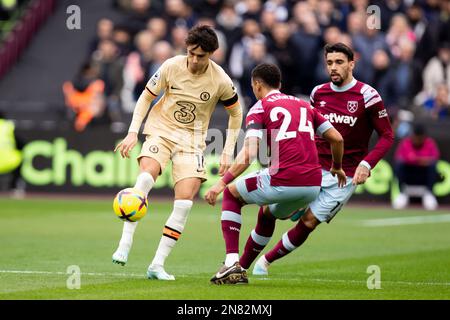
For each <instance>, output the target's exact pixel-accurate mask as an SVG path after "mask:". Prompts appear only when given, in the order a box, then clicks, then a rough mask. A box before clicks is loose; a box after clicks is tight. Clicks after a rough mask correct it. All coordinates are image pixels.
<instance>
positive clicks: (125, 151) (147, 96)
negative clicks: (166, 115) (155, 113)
mask: <svg viewBox="0 0 450 320" xmlns="http://www.w3.org/2000/svg"><path fill="white" fill-rule="evenodd" d="M155 98H156V96H155V95H154V94H153V93H152V92H151V91H150V90H149V89H148V88H147V87H145V89H144V91H142V93H141V95H140V96H139V99H138V101H137V103H136V107H135V108H134V111H133V118H132V120H131V124H130V128H129V129H128V134H127V136H126V137H125V139H123V140H122V141H121V142H120V143H119V144H118V145H117V147H116V148H115V149H114V152H116V151H117V150H119V152H120V154H121V155H122V157H123V158H129V157H130V151H131V150H132V149H133V147H134V146H135V145H136V143H137V141H138V133H139V129H140V128H141V124H142V121H143V120H144V118H145V116H146V115H147V113H148V109H149V108H150V104H151V103H152V101H153V100H154V99H155Z"/></svg>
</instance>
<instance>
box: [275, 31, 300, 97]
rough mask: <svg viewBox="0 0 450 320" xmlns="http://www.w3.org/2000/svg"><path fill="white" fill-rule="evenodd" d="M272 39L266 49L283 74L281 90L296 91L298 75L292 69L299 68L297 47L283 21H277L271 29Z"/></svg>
mask: <svg viewBox="0 0 450 320" xmlns="http://www.w3.org/2000/svg"><path fill="white" fill-rule="evenodd" d="M271 38H272V41H271V43H270V45H269V47H268V51H269V52H270V53H271V54H272V55H273V56H274V58H275V59H276V61H277V65H278V67H279V68H280V70H281V74H282V75H283V82H282V91H285V92H291V93H296V92H299V91H300V89H299V88H297V87H296V86H297V83H298V81H297V78H298V75H297V73H296V72H292V70H299V65H298V62H299V61H298V59H297V57H296V56H297V47H296V46H295V44H294V43H293V41H292V32H291V30H290V28H289V25H288V24H287V23H284V22H278V23H276V24H275V25H274V26H273V29H272V37H271Z"/></svg>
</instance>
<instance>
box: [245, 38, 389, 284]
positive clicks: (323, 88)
mask: <svg viewBox="0 0 450 320" xmlns="http://www.w3.org/2000/svg"><path fill="white" fill-rule="evenodd" d="M325 60H326V66H327V71H328V74H329V75H330V78H331V82H328V83H324V84H321V85H318V86H316V87H315V88H314V89H313V91H312V93H311V105H312V106H313V107H314V108H315V110H318V111H320V113H321V114H322V115H323V116H324V117H325V118H326V119H328V120H329V121H330V122H331V123H332V124H333V126H334V127H335V128H336V129H337V130H338V131H339V132H340V133H341V135H342V136H343V138H344V157H343V163H342V168H343V169H344V171H345V173H346V175H347V179H346V183H345V186H344V187H343V188H340V187H339V185H338V180H337V179H336V178H335V177H333V176H332V175H331V172H330V171H329V168H330V167H331V164H332V155H331V150H330V147H329V145H328V143H327V142H326V141H324V140H323V139H322V138H320V137H319V138H317V140H316V145H317V149H318V152H319V161H320V164H321V166H322V187H321V190H320V193H319V196H318V197H317V198H316V199H315V200H314V201H313V202H311V203H310V204H309V206H307V207H306V209H302V210H299V211H298V212H297V213H296V214H295V215H293V216H292V217H291V220H293V221H296V220H298V219H299V218H300V220H299V221H298V223H297V225H296V226H295V227H293V228H292V229H290V230H289V231H288V232H286V233H285V234H283V236H282V239H281V240H280V241H279V242H278V243H277V244H276V245H275V247H274V248H273V249H272V250H270V251H269V252H268V253H266V254H265V255H263V256H261V257H260V258H259V259H258V261H257V262H256V264H255V267H254V268H253V274H254V275H267V274H268V267H269V265H270V263H272V262H273V261H275V260H277V259H280V258H281V257H283V256H285V255H286V254H288V253H290V252H292V251H293V250H294V249H296V248H298V247H299V246H300V245H301V244H302V243H303V242H304V241H305V240H306V238H307V237H308V235H309V234H310V233H311V232H312V231H313V230H314V229H315V228H316V227H317V226H318V225H319V224H320V223H322V222H324V221H326V222H327V223H329V222H330V220H331V219H332V218H333V217H334V216H335V215H336V214H337V213H338V212H339V211H340V210H341V208H342V206H343V205H344V204H345V203H347V201H348V200H349V199H350V197H351V195H352V194H353V192H354V191H355V189H356V186H357V185H359V184H363V183H364V182H365V181H366V179H367V178H368V177H369V175H370V170H371V169H372V168H373V167H375V165H376V164H377V163H378V161H380V159H381V158H383V156H384V155H385V154H386V153H387V152H388V150H389V149H390V148H391V146H392V143H393V141H394V134H393V132H392V128H391V124H390V121H389V117H388V114H387V111H386V109H385V107H384V105H383V101H382V99H381V97H380V95H379V94H378V92H377V91H376V90H375V89H374V88H372V87H371V86H369V85H367V84H365V83H362V82H361V81H358V80H356V79H355V78H353V73H352V71H353V68H354V66H355V62H354V60H353V51H352V50H351V49H350V48H349V47H348V46H346V45H345V44H342V43H337V44H333V45H330V44H327V45H326V46H325ZM373 130H375V131H376V132H377V134H378V141H377V143H376V145H375V147H374V148H373V149H372V150H371V151H370V152H369V150H368V149H369V147H368V146H369V139H370V136H371V135H372V132H373ZM274 229H275V220H274V219H272V218H271V217H268V216H264V215H261V216H259V217H258V223H257V226H256V228H255V230H253V231H252V233H251V236H250V237H249V238H248V240H247V244H246V247H245V250H244V254H243V255H242V257H241V259H240V264H241V266H242V267H243V268H244V269H247V268H249V267H250V265H251V263H252V262H253V260H254V259H255V258H256V257H257V256H258V254H259V252H260V251H261V250H262V249H263V248H264V247H265V245H266V244H267V243H268V242H269V240H270V237H271V236H272V234H273V231H274Z"/></svg>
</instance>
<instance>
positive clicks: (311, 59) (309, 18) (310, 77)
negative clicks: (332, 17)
mask: <svg viewBox="0 0 450 320" xmlns="http://www.w3.org/2000/svg"><path fill="white" fill-rule="evenodd" d="M292 21H293V22H294V25H293V28H294V34H293V36H292V41H293V43H294V45H295V46H296V47H297V52H298V54H297V59H298V60H299V61H300V64H299V66H300V70H299V71H297V81H298V84H299V86H300V88H301V93H302V94H305V95H309V94H310V93H311V90H312V89H313V87H314V86H315V85H316V84H315V83H314V71H315V66H316V65H317V52H318V51H320V49H321V43H320V40H321V39H320V35H321V30H320V26H319V23H318V21H317V18H316V16H315V14H314V12H313V10H312V7H311V6H310V4H309V3H308V2H298V3H297V4H295V5H294V8H293V17H292Z"/></svg>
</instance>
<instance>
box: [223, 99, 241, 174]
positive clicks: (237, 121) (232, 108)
mask: <svg viewBox="0 0 450 320" xmlns="http://www.w3.org/2000/svg"><path fill="white" fill-rule="evenodd" d="M223 103H224V106H225V110H226V111H227V112H228V115H229V118H228V129H227V137H226V140H225V146H224V149H223V152H222V155H221V159H220V167H219V175H220V176H223V175H224V174H225V172H226V171H227V169H228V168H229V167H230V165H231V161H232V159H233V154H234V146H235V145H236V141H237V138H238V136H239V130H240V129H241V125H242V108H241V105H240V104H239V100H238V95H237V94H234V95H233V97H231V98H230V99H228V100H225V101H223Z"/></svg>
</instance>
